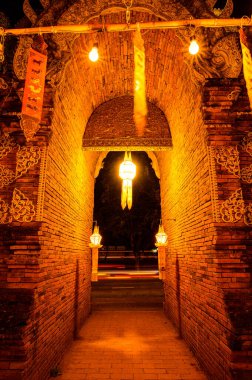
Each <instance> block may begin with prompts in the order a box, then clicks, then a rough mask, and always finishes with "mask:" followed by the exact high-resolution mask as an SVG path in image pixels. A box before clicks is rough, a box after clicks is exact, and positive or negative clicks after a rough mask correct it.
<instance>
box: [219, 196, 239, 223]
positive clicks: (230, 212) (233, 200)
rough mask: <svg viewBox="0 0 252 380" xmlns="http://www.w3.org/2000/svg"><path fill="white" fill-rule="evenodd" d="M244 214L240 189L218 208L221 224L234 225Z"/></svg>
mask: <svg viewBox="0 0 252 380" xmlns="http://www.w3.org/2000/svg"><path fill="white" fill-rule="evenodd" d="M244 212H245V208H244V200H243V197H242V189H238V190H236V191H234V192H233V194H232V195H231V196H230V197H229V198H228V199H227V200H226V201H224V202H222V204H221V206H220V215H221V218H222V220H223V222H226V223H236V222H239V221H240V220H241V219H242V217H243V215H244Z"/></svg>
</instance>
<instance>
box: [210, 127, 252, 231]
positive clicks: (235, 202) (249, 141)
mask: <svg viewBox="0 0 252 380" xmlns="http://www.w3.org/2000/svg"><path fill="white" fill-rule="evenodd" d="M222 129H223V128H222ZM208 152H209V153H208V156H209V168H210V179H211V198H212V204H213V219H214V221H215V222H225V223H237V222H243V223H245V224H247V225H252V188H251V185H252V164H250V165H246V163H248V161H249V160H251V159H250V158H249V157H248V155H249V156H250V157H252V133H247V134H246V136H245V137H244V138H243V139H242V141H241V143H240V144H238V145H236V146H210V147H209V148H208ZM244 154H245V156H244ZM218 164H219V165H221V168H220V170H221V171H220V172H219V171H218V173H217V171H216V169H217V165H218ZM244 164H245V165H244ZM225 172H227V173H230V174H232V175H233V177H227V178H228V180H227V181H223V178H225V177H223V174H225ZM237 186H239V188H237V189H236V190H235V191H233V192H230V190H231V189H232V188H234V187H237ZM243 187H244V189H245V191H244V194H245V196H246V198H244V195H243V190H242V188H243ZM226 193H229V194H230V195H229V197H228V198H227V199H223V194H226Z"/></svg>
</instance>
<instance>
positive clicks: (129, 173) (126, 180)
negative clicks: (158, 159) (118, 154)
mask: <svg viewBox="0 0 252 380" xmlns="http://www.w3.org/2000/svg"><path fill="white" fill-rule="evenodd" d="M135 175H136V165H135V164H133V162H132V160H131V153H130V152H125V156H124V161H123V162H122V163H121V165H120V168H119V176H120V178H122V180H123V183H122V195H121V205H122V209H125V207H126V206H128V209H129V210H130V209H131V207H132V180H133V178H135Z"/></svg>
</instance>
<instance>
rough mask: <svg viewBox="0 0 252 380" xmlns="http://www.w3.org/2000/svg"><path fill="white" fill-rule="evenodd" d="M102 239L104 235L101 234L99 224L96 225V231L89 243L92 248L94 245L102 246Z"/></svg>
mask: <svg viewBox="0 0 252 380" xmlns="http://www.w3.org/2000/svg"><path fill="white" fill-rule="evenodd" d="M101 239H102V236H101V235H100V234H99V227H98V226H97V225H95V226H94V232H93V234H92V235H91V236H90V241H91V243H89V246H90V247H91V248H93V247H97V248H100V247H101V245H100V243H101Z"/></svg>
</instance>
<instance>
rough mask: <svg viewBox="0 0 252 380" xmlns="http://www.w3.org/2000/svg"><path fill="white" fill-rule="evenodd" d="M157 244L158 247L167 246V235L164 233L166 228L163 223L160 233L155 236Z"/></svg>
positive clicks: (160, 226)
mask: <svg viewBox="0 0 252 380" xmlns="http://www.w3.org/2000/svg"><path fill="white" fill-rule="evenodd" d="M155 237H156V240H157V242H156V243H155V246H156V247H162V246H165V245H166V244H167V239H168V237H167V234H166V233H165V232H164V227H163V225H162V222H160V225H159V229H158V233H157V234H156V235H155Z"/></svg>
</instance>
